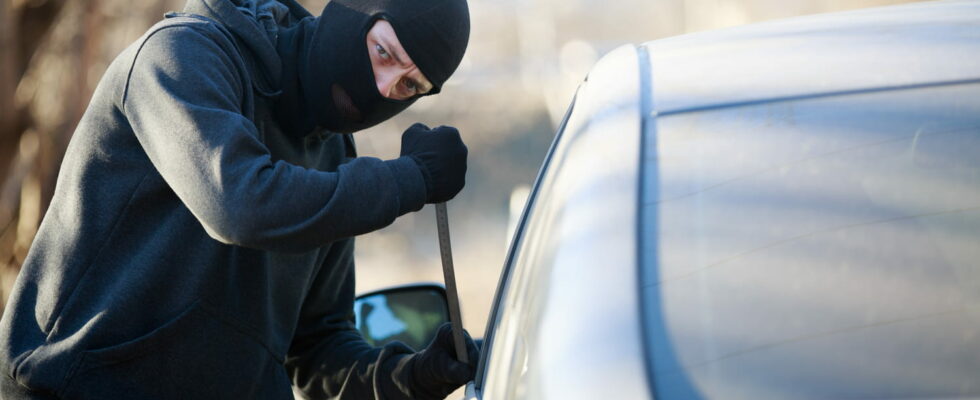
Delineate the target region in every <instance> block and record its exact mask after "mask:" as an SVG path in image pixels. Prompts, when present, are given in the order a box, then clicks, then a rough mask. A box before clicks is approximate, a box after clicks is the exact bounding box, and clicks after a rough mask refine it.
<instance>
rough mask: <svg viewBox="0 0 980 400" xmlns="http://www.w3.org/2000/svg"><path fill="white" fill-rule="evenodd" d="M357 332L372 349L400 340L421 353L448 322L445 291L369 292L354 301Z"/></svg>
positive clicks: (424, 287)
mask: <svg viewBox="0 0 980 400" xmlns="http://www.w3.org/2000/svg"><path fill="white" fill-rule="evenodd" d="M354 318H355V322H356V325H357V330H358V331H360V332H361V336H364V340H366V341H367V342H368V343H369V344H371V345H372V346H383V345H385V344H387V343H390V342H393V341H396V340H397V341H400V342H402V343H405V344H407V345H409V346H410V347H412V348H413V349H415V350H422V349H424V348H425V347H426V346H428V345H429V342H431V341H432V339H433V338H434V337H435V336H436V330H438V328H439V326H440V325H442V324H443V323H445V322H448V321H449V306H448V303H447V300H446V289H445V288H444V287H443V286H442V285H439V284H415V285H407V286H399V287H394V288H389V289H383V290H377V291H374V292H370V293H366V294H363V295H360V296H357V298H356V299H355V300H354Z"/></svg>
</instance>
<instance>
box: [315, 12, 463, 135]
mask: <svg viewBox="0 0 980 400" xmlns="http://www.w3.org/2000/svg"><path fill="white" fill-rule="evenodd" d="M382 18H383V19H385V20H387V21H388V22H389V23H391V25H392V28H393V29H394V30H395V34H396V35H397V36H398V40H399V42H401V44H402V47H404V48H405V51H406V52H407V53H408V55H409V57H411V58H412V60H413V61H414V62H415V65H416V66H418V68H419V70H420V71H421V72H422V74H423V75H425V76H426V77H427V78H428V79H429V81H430V82H432V85H433V88H432V90H431V91H429V93H427V94H426V95H429V94H435V93H438V92H439V90H440V88H441V87H442V84H443V83H445V82H446V80H447V79H449V76H450V75H452V73H453V72H454V71H455V70H456V67H458V66H459V63H460V61H461V60H462V59H463V53H464V52H465V51H466V44H467V42H468V41H469V32H470V24H469V11H468V9H467V5H466V1H465V0H421V1H420V0H412V1H409V0H366V1H357V0H333V1H331V2H329V3H327V6H326V7H325V8H324V9H323V13H322V15H320V17H319V18H318V21H317V24H316V28H315V30H314V32H313V35H312V38H311V39H310V40H309V42H308V43H307V46H306V47H305V48H304V51H303V53H305V54H304V56H305V57H302V58H301V61H300V62H301V65H300V71H299V72H300V75H301V76H300V81H301V82H302V85H303V92H304V96H305V97H306V104H307V106H308V107H309V112H310V113H312V114H313V117H314V119H315V120H316V122H317V124H318V125H320V126H322V127H324V128H326V129H329V130H332V131H336V132H354V131H359V130H362V129H367V128H370V127H372V126H374V125H377V124H378V123H381V122H382V121H385V120H387V119H388V118H391V117H392V116H394V115H395V114H398V113H399V112H401V111H403V110H405V108H407V107H408V106H409V105H411V104H412V103H414V102H415V100H416V99H417V98H418V97H413V98H410V99H407V100H393V99H389V98H386V97H384V96H382V95H381V93H379V92H378V87H377V85H376V84H375V81H374V72H373V70H372V67H371V59H370V56H369V54H368V49H367V45H366V44H365V41H366V39H367V32H368V30H369V29H371V27H372V26H373V25H374V22H376V21H377V20H378V19H382Z"/></svg>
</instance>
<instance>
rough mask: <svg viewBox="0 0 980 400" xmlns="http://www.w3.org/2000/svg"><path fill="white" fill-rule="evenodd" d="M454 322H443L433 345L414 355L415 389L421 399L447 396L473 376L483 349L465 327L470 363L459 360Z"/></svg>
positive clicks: (413, 382)
mask: <svg viewBox="0 0 980 400" xmlns="http://www.w3.org/2000/svg"><path fill="white" fill-rule="evenodd" d="M452 329H453V328H452V325H451V324H450V323H448V322H447V323H445V324H442V326H440V327H439V331H438V332H437V333H436V337H435V339H432V343H429V347H426V348H425V350H422V351H420V352H418V353H415V354H414V355H412V360H411V361H410V363H411V367H410V370H411V371H412V372H411V374H412V379H411V382H412V393H413V395H414V396H415V398H417V399H425V400H428V399H432V400H442V399H445V398H446V396H448V395H449V394H450V393H452V392H453V391H454V390H456V388H458V387H460V386H462V385H465V384H466V383H467V382H469V381H471V380H473V377H474V375H475V374H476V363H477V361H478V360H479V359H480V351H479V350H477V348H476V344H475V343H473V339H471V338H470V335H469V334H468V333H466V331H463V336H464V338H465V339H466V350H467V355H468V356H469V363H468V364H463V363H461V362H459V361H457V358H456V347H455V345H454V344H453V330H452Z"/></svg>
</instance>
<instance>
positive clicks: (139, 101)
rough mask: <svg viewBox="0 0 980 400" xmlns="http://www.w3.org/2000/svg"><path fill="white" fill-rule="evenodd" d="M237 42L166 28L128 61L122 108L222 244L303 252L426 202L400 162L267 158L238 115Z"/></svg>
mask: <svg viewBox="0 0 980 400" xmlns="http://www.w3.org/2000/svg"><path fill="white" fill-rule="evenodd" d="M235 51H236V50H235V48H234V44H233V43H231V41H230V40H228V39H227V38H226V37H224V36H223V35H222V34H221V33H220V32H218V31H217V30H216V28H211V30H208V29H206V28H202V27H196V26H185V25H176V26H167V27H164V28H162V29H160V30H158V31H156V32H154V33H151V34H150V36H149V37H148V38H146V39H145V41H144V42H143V45H142V47H141V48H140V49H139V51H138V53H137V56H136V57H135V61H134V62H133V65H132V69H131V71H130V75H129V79H128V81H127V85H126V90H125V93H124V94H123V96H122V100H121V103H122V107H121V108H122V110H123V112H124V113H125V115H126V117H127V118H128V120H129V122H130V124H131V125H132V128H133V131H134V132H135V135H136V137H137V139H138V140H139V142H140V144H141V145H142V147H143V149H144V151H145V152H146V155H147V156H148V157H149V159H150V161H151V163H152V164H153V166H154V167H155V168H156V169H157V171H159V173H160V175H161V176H162V177H163V179H164V180H165V181H166V182H167V184H168V185H169V186H170V188H171V189H172V190H173V191H174V192H175V193H176V195H177V197H179V198H180V200H181V201H182V202H183V203H184V205H186V206H187V208H188V209H189V210H190V211H191V213H193V214H194V216H195V217H196V218H197V220H198V221H200V223H201V224H202V225H203V226H204V229H205V230H206V231H207V233H208V234H209V235H210V236H211V237H213V238H214V239H216V240H219V241H221V242H223V243H227V244H234V245H240V246H246V247H252V248H259V249H264V250H276V251H308V250H312V249H314V248H316V247H319V246H322V245H324V244H326V243H329V242H332V241H335V240H337V239H340V238H344V237H351V236H355V235H359V234H363V233H367V232H370V231H373V230H376V229H379V228H382V227H384V226H386V225H388V224H390V223H391V222H392V221H394V219H395V218H397V217H398V216H400V215H402V214H405V213H407V212H409V211H415V210H418V209H420V208H421V207H422V206H423V205H424V203H425V183H424V181H423V178H422V173H421V171H419V169H418V167H417V165H416V164H415V163H414V162H413V161H412V160H410V159H408V158H406V157H402V158H398V159H395V160H389V161H382V160H379V159H376V158H369V157H362V158H357V159H355V160H353V161H352V162H349V163H347V164H344V165H342V166H341V167H340V168H339V170H338V171H336V172H323V171H317V170H313V169H307V168H304V167H300V166H297V165H293V164H289V163H287V162H284V161H281V160H280V161H273V160H272V157H271V155H270V154H269V150H268V148H266V147H265V145H264V144H263V143H262V142H260V141H259V140H258V132H257V129H256V127H255V125H254V124H253V123H252V121H250V120H249V119H248V118H246V117H245V116H244V115H243V114H242V107H243V103H244V100H243V99H244V98H245V94H246V92H245V91H247V90H251V88H250V87H248V86H246V85H247V81H246V80H245V79H243V77H242V74H243V73H244V68H243V66H242V65H241V63H236V62H235V61H234V60H236V58H233V57H237V56H234V55H230V54H235V53H234V52H235Z"/></svg>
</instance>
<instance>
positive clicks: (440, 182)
mask: <svg viewBox="0 0 980 400" xmlns="http://www.w3.org/2000/svg"><path fill="white" fill-rule="evenodd" d="M466 153H467V152H466V145H465V144H463V139H462V138H460V136H459V131H458V130H456V128H453V127H451V126H440V127H437V128H435V129H429V127H427V126H425V125H423V124H420V123H416V124H415V125H412V126H411V127H410V128H408V129H407V130H406V131H405V133H403V134H402V152H401V155H402V156H409V157H411V158H412V159H413V160H415V162H416V163H418V165H419V169H421V170H422V176H423V177H424V178H425V189H426V193H427V195H426V200H425V202H426V203H442V202H444V201H447V200H449V199H452V198H453V197H455V196H456V194H457V193H459V191H460V190H463V185H464V184H465V183H466V182H465V181H466V179H465V178H466Z"/></svg>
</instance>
